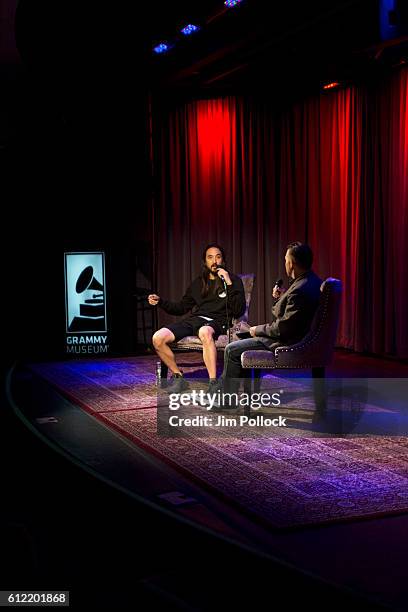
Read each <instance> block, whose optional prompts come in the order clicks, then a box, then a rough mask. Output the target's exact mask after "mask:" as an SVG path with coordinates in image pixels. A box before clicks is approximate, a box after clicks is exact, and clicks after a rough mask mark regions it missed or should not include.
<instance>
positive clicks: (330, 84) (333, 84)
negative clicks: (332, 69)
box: [322, 81, 340, 89]
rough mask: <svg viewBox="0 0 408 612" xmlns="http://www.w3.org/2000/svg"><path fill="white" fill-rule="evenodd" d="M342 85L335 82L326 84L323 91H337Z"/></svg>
mask: <svg viewBox="0 0 408 612" xmlns="http://www.w3.org/2000/svg"><path fill="white" fill-rule="evenodd" d="M339 85H340V83H339V82H338V81H333V82H332V83H326V84H325V85H323V86H322V88H323V89H335V88H336V87H339Z"/></svg>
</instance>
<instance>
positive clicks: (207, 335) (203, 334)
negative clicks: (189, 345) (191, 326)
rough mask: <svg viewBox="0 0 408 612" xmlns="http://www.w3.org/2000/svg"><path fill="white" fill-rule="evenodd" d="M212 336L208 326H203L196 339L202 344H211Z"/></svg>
mask: <svg viewBox="0 0 408 612" xmlns="http://www.w3.org/2000/svg"><path fill="white" fill-rule="evenodd" d="M213 336H214V330H213V328H212V327H210V326H209V325H203V327H200V329H199V330H198V337H199V338H200V340H201V342H202V343H203V344H209V343H210V342H212V340H213Z"/></svg>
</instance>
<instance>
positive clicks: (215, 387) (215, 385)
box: [207, 378, 222, 394]
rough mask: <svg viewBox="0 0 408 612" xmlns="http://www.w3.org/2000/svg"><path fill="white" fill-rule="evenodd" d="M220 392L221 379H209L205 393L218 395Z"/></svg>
mask: <svg viewBox="0 0 408 612" xmlns="http://www.w3.org/2000/svg"><path fill="white" fill-rule="evenodd" d="M221 390H222V378H220V379H219V380H217V379H216V378H211V379H210V382H209V384H208V389H207V393H210V394H213V393H218V391H221Z"/></svg>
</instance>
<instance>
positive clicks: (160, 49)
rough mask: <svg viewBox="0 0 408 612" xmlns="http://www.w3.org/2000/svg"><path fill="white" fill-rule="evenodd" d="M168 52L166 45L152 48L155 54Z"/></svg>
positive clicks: (161, 44)
mask: <svg viewBox="0 0 408 612" xmlns="http://www.w3.org/2000/svg"><path fill="white" fill-rule="evenodd" d="M168 50H169V46H168V45H166V43H160V44H159V45H157V47H153V51H154V52H155V53H165V52H166V51H168Z"/></svg>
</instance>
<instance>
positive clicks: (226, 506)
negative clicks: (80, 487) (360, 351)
mask: <svg viewBox="0 0 408 612" xmlns="http://www.w3.org/2000/svg"><path fill="white" fill-rule="evenodd" d="M154 361H155V358H154V357H152V358H151V359H149V360H147V363H148V368H147V369H148V370H149V368H151V366H154ZM150 362H151V363H150ZM149 371H150V370H149ZM153 372H154V368H153ZM352 373H354V374H355V375H358V376H364V375H366V376H370V377H374V376H382V377H387V376H389V377H396V378H399V377H401V378H402V377H403V376H406V375H407V374H408V366H407V365H406V364H403V363H398V362H390V361H385V360H379V359H376V358H371V357H368V358H367V357H366V358H364V357H361V356H358V355H354V354H349V353H347V352H343V351H341V352H337V353H336V359H335V362H334V365H333V367H332V369H331V374H335V375H339V376H350V375H351V374H352ZM10 399H11V401H12V402H13V404H14V406H15V408H16V411H17V412H18V413H19V414H20V416H21V418H23V419H25V420H26V423H27V425H28V426H29V427H30V428H32V431H33V433H39V435H42V436H44V439H45V440H46V441H47V443H49V444H52V445H54V447H55V450H56V451H57V452H63V453H65V455H66V456H67V457H69V458H71V459H75V460H77V461H78V462H79V464H80V465H82V466H83V468H84V469H86V470H88V471H89V472H90V473H91V474H93V475H95V476H96V477H97V478H103V479H105V480H106V482H108V483H111V484H112V485H113V486H118V487H121V488H122V489H123V490H126V491H129V492H130V494H131V495H134V496H135V497H136V498H138V499H140V500H141V501H143V502H144V503H147V504H152V505H153V506H155V507H156V508H160V509H161V510H162V511H164V512H166V513H170V514H171V515H172V516H174V517H175V518H178V519H179V520H186V521H188V522H189V523H190V524H193V525H196V526H198V527H199V528H201V529H208V530H210V531H211V532H212V533H216V534H218V536H219V537H222V538H226V539H231V541H235V542H238V543H240V544H242V545H244V546H248V547H250V548H251V549H254V550H257V551H259V552H261V553H263V554H267V555H271V556H273V557H275V558H279V559H280V560H281V561H283V562H286V563H288V564H290V566H292V567H294V568H298V569H299V570H301V571H306V572H310V573H311V574H312V575H313V576H315V577H316V578H318V579H322V580H325V581H329V582H330V583H333V584H337V585H341V586H342V587H347V588H350V589H352V591H354V592H356V593H359V594H361V595H363V596H366V597H368V598H373V599H374V601H379V602H383V603H385V604H388V605H392V606H397V605H401V604H402V602H405V601H406V595H407V592H406V591H407V588H406V586H405V585H407V584H408V580H407V579H408V570H407V568H406V564H405V561H404V559H405V551H406V547H407V545H408V529H407V527H408V515H406V514H405V513H403V514H401V515H400V516H387V517H384V518H366V519H365V520H350V521H349V522H347V523H335V524H330V525H324V526H323V525H316V524H315V525H299V526H298V528H297V529H295V530H289V531H288V530H285V529H276V525H275V526H274V525H273V524H270V525H268V524H265V522H260V521H257V520H256V517H254V516H252V515H251V514H250V513H249V514H248V513H245V512H242V508H241V507H239V506H237V505H234V504H231V503H230V500H229V499H226V500H224V499H222V498H221V497H220V496H219V495H217V494H216V492H215V491H213V490H211V488H208V487H205V486H202V483H201V482H200V481H197V479H193V480H192V479H191V478H189V477H188V476H187V474H186V472H185V471H184V472H183V471H180V470H179V469H177V466H176V465H175V464H174V462H173V463H169V462H165V461H163V458H162V457H160V456H158V455H157V453H156V454H152V453H151V452H149V450H148V449H146V447H145V446H144V447H142V446H138V445H137V444H135V443H134V442H132V441H131V440H130V439H129V438H128V437H126V436H124V435H121V433H119V432H118V431H117V430H116V431H115V430H114V429H112V428H109V427H108V426H107V423H106V422H102V421H101V420H100V418H96V417H95V415H92V414H91V413H90V412H89V411H88V412H86V411H84V410H83V409H81V408H79V407H78V402H74V401H72V400H71V401H70V400H69V399H67V395H66V394H65V395H64V394H61V392H60V391H58V390H57V389H56V388H55V387H53V386H52V385H50V384H49V383H48V382H46V381H44V380H43V379H41V378H40V377H39V376H38V375H37V374H35V373H33V371H32V370H29V369H27V368H25V367H23V366H19V367H18V368H17V369H16V370H14V371H13V372H12V374H11V379H10ZM405 492H406V491H405ZM405 492H404V493H405ZM362 568H364V571H362Z"/></svg>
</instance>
